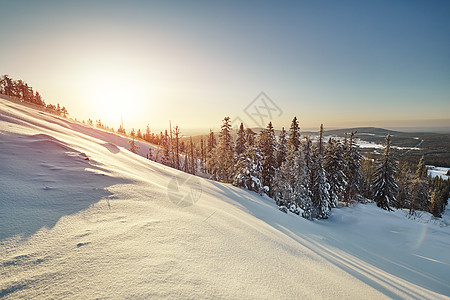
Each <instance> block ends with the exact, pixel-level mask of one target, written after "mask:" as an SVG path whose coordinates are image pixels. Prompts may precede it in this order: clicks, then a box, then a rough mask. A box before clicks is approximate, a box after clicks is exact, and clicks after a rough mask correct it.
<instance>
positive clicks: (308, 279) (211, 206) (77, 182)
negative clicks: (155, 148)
mask: <svg viewBox="0 0 450 300" xmlns="http://www.w3.org/2000/svg"><path fill="white" fill-rule="evenodd" d="M127 145H128V144H127V139H126V138H123V137H119V136H116V135H113V134H110V133H106V132H103V131H100V130H96V129H92V128H88V127H85V126H83V125H82V124H79V123H76V122H73V121H70V120H67V119H63V118H60V117H57V116H54V115H50V114H47V113H45V112H41V111H38V110H35V109H32V108H29V107H27V106H24V105H22V104H20V103H16V102H12V101H8V100H4V99H0V273H1V276H0V298H1V297H4V298H6V299H15V298H27V299H30V298H56V299H60V298H77V299H93V298H116V299H123V298H135V299H142V298H184V299H185V298H215V299H255V298H258V299H261V298H262V299H278V298H282V299H303V298H307V299H311V298H332V299H336V298H352V299H362V298H364V299H367V298H372V299H382V298H409V299H448V298H449V296H450V280H449V279H450V226H448V225H449V224H450V215H449V213H448V212H446V214H445V215H444V218H443V219H442V220H434V219H433V218H431V217H430V215H429V214H423V215H422V216H421V217H420V218H418V219H416V220H412V219H408V218H407V217H406V213H405V212H403V211H395V212H391V213H389V212H386V211H383V210H381V209H378V208H377V207H376V206H375V205H373V204H369V205H357V206H356V207H351V208H348V207H347V208H340V209H334V210H333V211H332V216H331V218H330V219H328V220H320V221H307V220H305V219H302V218H300V217H298V216H296V215H293V214H290V213H289V214H284V213H282V212H280V211H279V210H278V209H277V206H276V205H275V203H274V202H273V201H272V200H271V199H269V198H267V197H261V196H259V195H257V194H255V193H252V192H249V191H245V190H242V189H239V188H236V187H233V186H231V185H227V184H221V183H218V182H213V181H209V180H206V179H202V178H198V177H190V176H189V175H186V174H184V173H182V172H179V171H176V170H173V169H171V168H168V167H164V166H162V165H160V164H158V163H155V162H152V161H149V160H146V159H145V158H143V157H140V156H138V155H135V154H132V153H130V152H129V151H127V150H126V149H125V148H124V146H125V147H126V146H127ZM144 146H145V147H146V148H144ZM147 150H148V145H146V144H144V143H141V151H143V152H142V153H146V152H147Z"/></svg>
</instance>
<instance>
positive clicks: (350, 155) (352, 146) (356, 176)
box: [344, 131, 362, 204]
mask: <svg viewBox="0 0 450 300" xmlns="http://www.w3.org/2000/svg"><path fill="white" fill-rule="evenodd" d="M346 141H347V142H346V148H347V149H346V176H347V185H346V187H345V193H344V201H345V202H346V203H347V204H348V203H350V202H353V201H356V200H357V199H358V194H359V193H360V191H361V181H362V173H361V159H362V155H361V152H360V149H359V146H358V144H356V140H355V132H353V131H352V132H350V139H348V140H346Z"/></svg>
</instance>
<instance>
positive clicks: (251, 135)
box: [245, 128, 256, 147]
mask: <svg viewBox="0 0 450 300" xmlns="http://www.w3.org/2000/svg"><path fill="white" fill-rule="evenodd" d="M255 136H256V133H255V132H254V131H253V130H251V129H250V128H247V129H245V139H246V140H247V144H248V146H249V147H253V146H254V145H255Z"/></svg>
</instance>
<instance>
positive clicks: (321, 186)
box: [312, 124, 331, 219]
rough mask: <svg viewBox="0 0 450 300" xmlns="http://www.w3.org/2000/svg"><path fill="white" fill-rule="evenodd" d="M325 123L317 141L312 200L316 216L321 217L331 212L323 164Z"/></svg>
mask: <svg viewBox="0 0 450 300" xmlns="http://www.w3.org/2000/svg"><path fill="white" fill-rule="evenodd" d="M322 155H323V125H322V124H321V125H320V131H319V142H318V143H317V148H316V153H315V159H314V164H313V168H312V173H313V182H312V183H313V185H312V202H313V205H314V208H315V212H314V216H315V217H317V218H319V219H327V218H328V216H329V214H330V207H331V203H330V194H329V193H328V189H329V184H328V182H327V177H326V173H325V169H324V166H323V159H322Z"/></svg>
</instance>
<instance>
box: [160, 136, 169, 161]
mask: <svg viewBox="0 0 450 300" xmlns="http://www.w3.org/2000/svg"><path fill="white" fill-rule="evenodd" d="M169 144H170V141H169V134H168V133H167V129H166V131H165V132H164V135H162V136H161V148H162V151H163V155H162V158H161V162H162V164H163V165H166V166H170V165H171V160H170V145H169Z"/></svg>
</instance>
